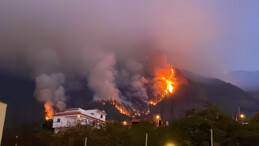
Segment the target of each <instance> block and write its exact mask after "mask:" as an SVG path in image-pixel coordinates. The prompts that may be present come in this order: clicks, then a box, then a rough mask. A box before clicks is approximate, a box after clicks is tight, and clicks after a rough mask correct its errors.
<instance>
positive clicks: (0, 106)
mask: <svg viewBox="0 0 259 146" xmlns="http://www.w3.org/2000/svg"><path fill="white" fill-rule="evenodd" d="M6 107H7V104H5V103H3V102H0V145H1V141H2V135H3V129H4V121H5V112H6Z"/></svg>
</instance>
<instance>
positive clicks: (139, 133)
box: [2, 104, 259, 146]
mask: <svg viewBox="0 0 259 146" xmlns="http://www.w3.org/2000/svg"><path fill="white" fill-rule="evenodd" d="M258 117H259V116H257V115H255V116H254V118H253V119H252V120H250V121H249V123H248V124H242V122H236V121H234V120H232V117H230V116H228V115H226V114H225V113H223V112H221V111H220V110H218V108H216V107H214V106H212V105H210V104H207V105H205V108H204V109H203V110H191V111H187V112H186V116H185V117H184V118H182V119H180V120H175V121H171V122H170V123H169V126H167V127H163V126H161V127H159V128H157V127H156V126H155V124H154V123H148V122H143V123H139V124H135V125H131V126H124V125H122V124H121V123H120V122H114V123H107V125H106V126H105V127H103V128H101V129H93V128H91V127H89V126H80V125H78V126H77V127H76V128H74V129H70V130H67V131H65V132H63V133H59V134H56V135H53V130H52V129H51V128H48V127H51V126H50V125H48V124H50V123H45V124H44V125H43V127H41V128H40V129H37V128H36V129H35V128H33V127H34V126H35V125H34V126H33V125H28V126H24V127H23V128H21V129H19V130H18V129H17V130H10V131H6V132H5V133H4V137H3V141H2V146H14V145H15V144H16V143H17V144H18V146H83V145H84V141H85V137H87V142H88V145H87V146H143V145H145V136H146V133H148V145H149V146H164V145H166V144H167V143H171V144H174V145H177V146H178V145H180V146H181V145H209V142H210V129H213V132H214V142H215V145H224V146H243V145H244V146H253V145H257V144H258V143H259V122H258V119H259V118H258Z"/></svg>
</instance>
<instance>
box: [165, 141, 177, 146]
mask: <svg viewBox="0 0 259 146" xmlns="http://www.w3.org/2000/svg"><path fill="white" fill-rule="evenodd" d="M165 146H176V145H175V144H174V143H171V142H170V143H167V144H165Z"/></svg>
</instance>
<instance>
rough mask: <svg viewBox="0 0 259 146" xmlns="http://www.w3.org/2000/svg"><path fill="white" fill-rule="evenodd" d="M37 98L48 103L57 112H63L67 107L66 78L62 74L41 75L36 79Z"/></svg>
mask: <svg viewBox="0 0 259 146" xmlns="http://www.w3.org/2000/svg"><path fill="white" fill-rule="evenodd" d="M35 81H36V88H35V97H36V98H37V99H38V100H39V101H41V102H44V103H48V104H49V105H51V106H52V107H53V108H54V109H55V110H57V111H61V110H64V109H65V107H66V100H67V97H66V96H65V89H64V87H63V85H64V84H65V76H64V75H63V74H62V73H53V74H49V75H47V74H41V75H39V76H37V77H36V79H35Z"/></svg>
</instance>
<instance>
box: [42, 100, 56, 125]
mask: <svg viewBox="0 0 259 146" xmlns="http://www.w3.org/2000/svg"><path fill="white" fill-rule="evenodd" d="M44 108H45V120H47V121H48V120H51V119H53V114H54V110H53V108H52V106H51V104H50V103H48V102H46V103H45V104H44Z"/></svg>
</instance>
